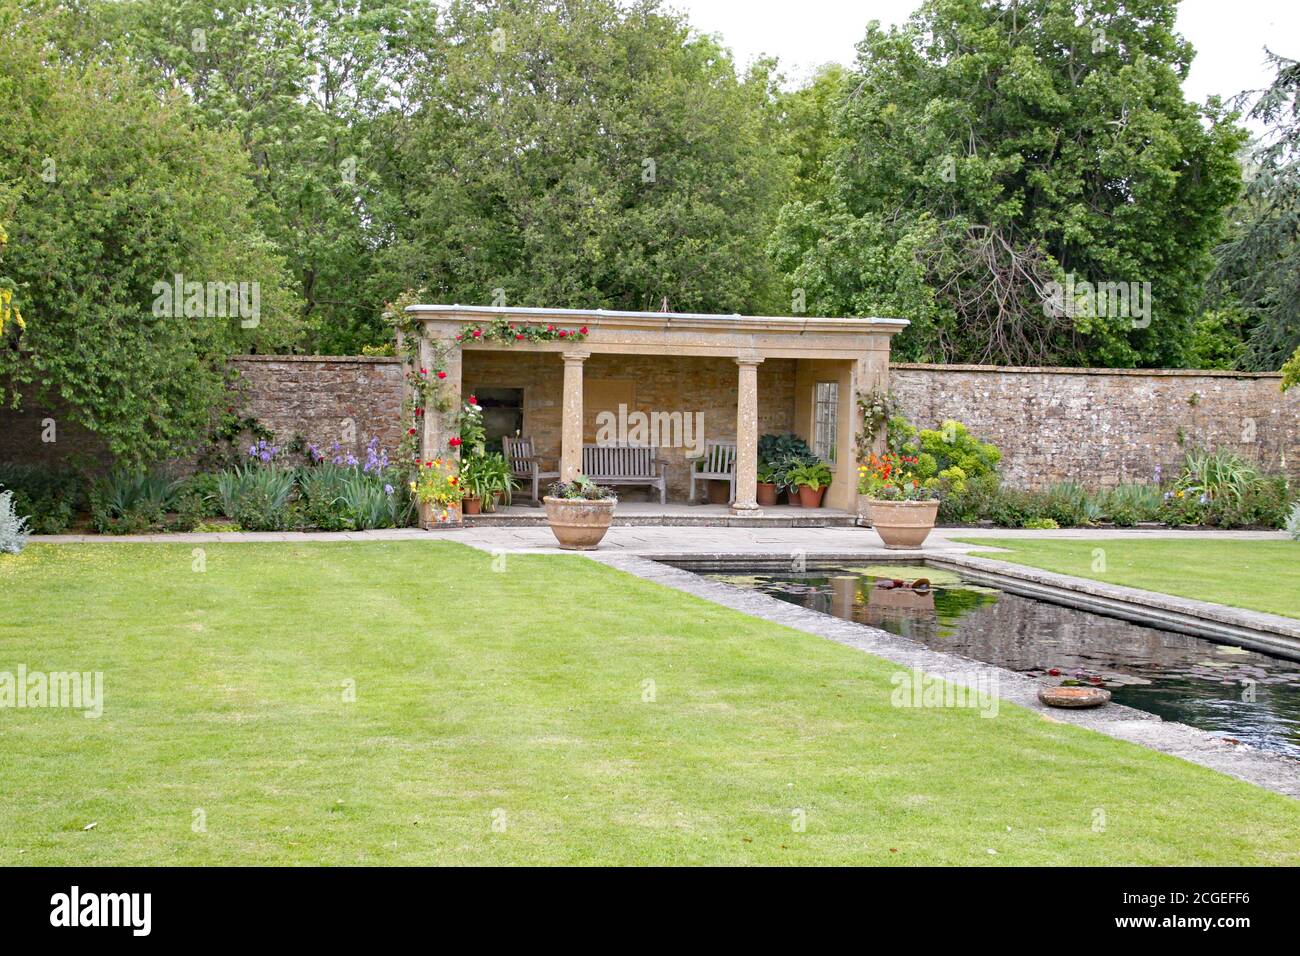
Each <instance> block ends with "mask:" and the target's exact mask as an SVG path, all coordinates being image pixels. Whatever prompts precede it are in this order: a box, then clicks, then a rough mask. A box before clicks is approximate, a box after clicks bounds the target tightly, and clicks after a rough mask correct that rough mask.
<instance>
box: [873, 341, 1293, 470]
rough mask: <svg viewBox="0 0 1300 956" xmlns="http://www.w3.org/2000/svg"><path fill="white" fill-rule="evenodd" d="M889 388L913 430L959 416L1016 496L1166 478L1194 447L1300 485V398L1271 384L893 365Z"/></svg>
mask: <svg viewBox="0 0 1300 956" xmlns="http://www.w3.org/2000/svg"><path fill="white" fill-rule="evenodd" d="M890 388H891V391H893V393H894V394H895V395H896V396H897V397H898V399H899V401H900V402H901V404H902V407H903V409H904V410H905V412H906V413H907V415H908V417H909V418H910V419H912V421H913V422H914V423H916V424H924V425H928V426H930V427H933V426H934V425H936V424H937V423H938V422H940V421H942V420H943V419H945V418H956V419H959V420H960V421H962V422H964V423H966V425H968V426H969V427H970V429H971V431H972V432H974V433H975V434H976V435H978V436H979V437H981V438H983V439H985V440H987V441H991V442H993V443H994V444H995V445H997V446H998V447H999V448H1001V449H1002V453H1003V458H1002V471H1003V475H1004V477H1005V479H1006V481H1007V482H1008V483H1010V484H1014V485H1019V486H1022V487H1037V486H1042V485H1044V484H1049V483H1051V482H1053V481H1062V480H1067V479H1077V480H1080V481H1085V482H1087V483H1089V484H1098V485H1113V484H1117V483H1119V482H1122V481H1129V480H1134V481H1145V480H1149V479H1150V478H1151V477H1152V474H1153V471H1154V468H1155V465H1157V464H1160V465H1161V466H1163V468H1164V473H1165V475H1166V476H1168V475H1170V474H1173V473H1174V472H1175V471H1176V469H1177V467H1178V465H1179V463H1180V462H1181V461H1182V457H1183V453H1184V451H1185V450H1186V449H1189V448H1192V447H1197V446H1199V447H1205V448H1229V449H1233V450H1236V451H1238V452H1240V453H1241V454H1242V455H1244V456H1246V457H1249V458H1252V459H1255V460H1257V461H1260V462H1263V463H1264V464H1265V465H1267V466H1269V467H1271V468H1281V467H1284V466H1285V467H1286V468H1287V470H1288V471H1290V473H1291V474H1292V475H1296V476H1300V389H1294V390H1292V391H1290V392H1287V393H1285V394H1283V392H1282V391H1281V378H1280V376H1278V375H1271V374H1267V375H1266V374H1250V373H1239V372H1189V371H1148V370H1114V369H1059V368H1058V369H1045V368H995V367H991V366H977V365H894V366H893V367H892V368H891V371H890Z"/></svg>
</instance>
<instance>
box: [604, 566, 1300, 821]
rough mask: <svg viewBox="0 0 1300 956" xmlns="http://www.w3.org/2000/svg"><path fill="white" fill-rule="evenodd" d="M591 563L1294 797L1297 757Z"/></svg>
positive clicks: (676, 578) (786, 608) (808, 617)
mask: <svg viewBox="0 0 1300 956" xmlns="http://www.w3.org/2000/svg"><path fill="white" fill-rule="evenodd" d="M587 556H588V557H589V558H591V559H592V560H595V561H599V562H601V563H603V564H606V565H609V566H610V567H615V568H618V569H619V570H622V571H626V572H628V573H630V574H635V575H637V576H638V577H641V578H645V579H646V580H649V581H655V582H656V583H659V584H663V585H665V586H667V587H670V588H674V589H675V590H678V591H682V592H684V593H687V594H691V595H694V596H695V597H700V598H703V599H705V600H707V601H712V602H713V603H715V604H721V605H723V606H724V607H729V608H732V609H733V610H737V611H740V612H742V613H744V614H749V615H752V616H754V617H760V618H763V619H764V620H768V621H773V622H775V623H777V624H784V625H786V626H787V627H791V628H794V629H796V630H800V631H804V632H806V633H809V634H816V635H818V636H820V637H826V638H829V639H830V640H833V641H837V642H838V643H840V644H845V645H847V646H849V647H853V648H856V649H857V650H860V651H864V652H866V653H868V654H872V655H875V656H876V657H881V658H884V659H885V660H888V661H892V662H893V663H895V664H899V665H900V666H902V667H904V668H920V669H921V670H922V671H924V672H925V673H926V674H928V675H932V676H935V677H941V678H943V679H945V680H948V681H950V682H952V683H954V684H958V685H961V686H963V687H967V688H971V689H981V688H983V689H988V688H990V687H991V688H992V689H994V692H995V694H996V696H997V697H998V698H999V699H1000V700H1004V701H1007V702H1009V703H1012V704H1016V705H1018V706H1021V707H1025V708H1027V709H1029V710H1032V711H1035V712H1037V713H1038V714H1039V715H1040V716H1042V717H1043V719H1045V720H1056V721H1061V722H1063V723H1069V724H1075V725H1077V726H1080V727H1086V728H1088V729H1090V730H1095V731H1098V732H1100V733H1103V734H1106V735H1108V736H1110V737H1115V738H1117V739H1119V740H1125V741H1128V742H1129V743H1135V744H1140V745H1141V746H1144V747H1148V748H1150V749H1152V750H1158V751H1160V752H1161V753H1165V754H1169V755H1171V756H1175V757H1179V758H1181V759H1183V760H1187V761H1190V762H1191V763H1195V764H1199V765H1201V766H1203V767H1208V768H1210V769H1211V770H1216V771H1218V772H1220V773H1225V774H1228V775H1229V776H1232V777H1236V778H1237V779H1239V780H1245V781H1247V782H1248V783H1253V784H1255V785H1257V786H1260V787H1263V788H1265V789H1267V790H1272V791H1274V792H1276V793H1281V794H1285V795H1286V796H1290V797H1296V798H1300V761H1298V760H1292V759H1289V758H1287V757H1283V756H1280V755H1274V754H1270V753H1267V752H1265V751H1262V750H1258V749H1256V748H1254V747H1250V746H1248V745H1245V744H1232V743H1229V742H1227V741H1225V740H1224V739H1223V738H1220V737H1216V736H1215V735H1213V734H1211V733H1208V732H1206V731H1203V730H1199V729H1197V728H1195V727H1189V726H1187V725H1186V724H1179V723H1173V722H1169V721H1164V720H1161V718H1159V717H1157V716H1156V715H1154V714H1148V713H1145V712H1143V711H1140V710H1134V709H1133V708H1130V707H1125V706H1122V705H1120V704H1108V705H1106V706H1105V707H1102V708H1099V709H1096V710H1061V709H1057V708H1049V707H1046V706H1044V705H1043V704H1041V703H1039V701H1038V688H1039V686H1040V685H1039V683H1038V682H1037V681H1035V680H1034V679H1033V678H1030V677H1026V676H1024V675H1023V674H1018V673H1016V672H1015V671H1010V670H1006V669H1005V668H1001V667H994V666H993V665H990V664H985V663H983V662H980V661H976V660H972V659H970V658H966V657H961V656H959V655H956V654H946V653H943V652H941V651H936V650H932V649H931V648H928V647H926V646H925V645H923V644H920V643H918V642H916V641H912V640H909V639H907V638H905V637H899V636H898V635H895V634H891V633H889V632H888V631H883V630H880V629H878V628H874V627H868V626H867V625H864V624H858V623H856V622H853V621H845V620H843V619H841V618H837V617H833V616H832V615H829V614H822V613H820V612H818V611H812V610H809V609H807V608H803V607H799V606H798V605H794V604H790V603H789V602H786V601H781V600H778V599H777V598H774V597H772V596H770V595H767V594H763V593H761V592H758V591H748V590H744V589H742V588H737V587H733V586H731V585H728V584H724V583H722V582H720V581H711V580H709V579H707V578H702V577H700V576H699V575H697V574H692V573H691V572H689V571H683V570H681V569H679V568H674V567H671V566H670V565H666V564H660V563H658V562H656V561H651V560H649V559H647V558H644V557H640V556H637V555H632V554H626V553H614V552H607V553H602V552H587Z"/></svg>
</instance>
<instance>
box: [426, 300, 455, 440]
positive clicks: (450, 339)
mask: <svg viewBox="0 0 1300 956" xmlns="http://www.w3.org/2000/svg"><path fill="white" fill-rule="evenodd" d="M455 334H456V333H455V331H454V330H448V329H441V328H437V327H435V326H434V325H433V324H432V323H429V324H427V325H426V326H425V329H424V334H423V335H422V336H421V337H420V367H421V368H424V369H427V370H428V373H429V374H428V380H429V387H428V390H427V395H426V398H425V401H426V402H427V404H426V406H425V409H424V436H423V442H422V444H423V448H424V457H425V458H428V459H432V458H442V459H443V460H446V459H449V458H450V459H451V460H453V461H459V460H460V453H459V451H458V450H457V449H455V448H453V447H452V446H451V445H450V444H448V442H449V441H450V440H451V439H452V438H453V437H454V436H457V435H459V434H460V421H459V419H460V404H461V394H460V390H461V383H460V369H461V360H460V359H461V356H460V349H459V348H458V347H456V344H455ZM434 341H437V342H438V343H439V344H440V345H441V346H443V347H442V348H440V349H439V350H438V351H441V352H442V353H443V357H442V362H441V370H442V371H444V372H446V373H447V377H446V378H442V379H440V378H438V371H439V362H438V359H437V357H436V355H435V349H434V344H433V343H434ZM439 404H442V405H444V406H445V408H441V409H440V408H439V407H438V406H439Z"/></svg>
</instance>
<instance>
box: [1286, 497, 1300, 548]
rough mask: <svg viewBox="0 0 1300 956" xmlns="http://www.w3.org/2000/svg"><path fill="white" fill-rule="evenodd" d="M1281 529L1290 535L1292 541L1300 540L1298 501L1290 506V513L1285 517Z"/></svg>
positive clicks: (1299, 504) (1299, 503)
mask: <svg viewBox="0 0 1300 956" xmlns="http://www.w3.org/2000/svg"><path fill="white" fill-rule="evenodd" d="M1283 530H1285V531H1286V533H1287V534H1289V535H1290V536H1291V539H1292V540H1293V541H1300V501H1297V502H1296V503H1295V504H1293V505H1292V506H1291V513H1290V514H1288V515H1287V517H1286V523H1285V524H1284V525H1283Z"/></svg>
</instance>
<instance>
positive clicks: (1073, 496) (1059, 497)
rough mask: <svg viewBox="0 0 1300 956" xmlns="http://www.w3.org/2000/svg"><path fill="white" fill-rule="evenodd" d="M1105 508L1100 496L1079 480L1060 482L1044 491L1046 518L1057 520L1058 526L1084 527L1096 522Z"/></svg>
mask: <svg viewBox="0 0 1300 956" xmlns="http://www.w3.org/2000/svg"><path fill="white" fill-rule="evenodd" d="M1103 510H1104V509H1103V508H1102V505H1101V500H1100V496H1098V495H1094V494H1092V493H1090V492H1089V491H1088V489H1086V488H1084V487H1083V486H1082V485H1080V484H1078V483H1077V482H1073V481H1062V482H1058V483H1056V484H1054V485H1051V486H1050V487H1049V488H1047V490H1046V491H1045V492H1044V493H1043V511H1044V512H1045V514H1046V520H1051V521H1053V522H1055V523H1056V525H1057V527H1062V528H1082V527H1087V526H1088V525H1093V524H1096V523H1097V522H1098V521H1099V520H1101V516H1102V512H1103Z"/></svg>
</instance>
